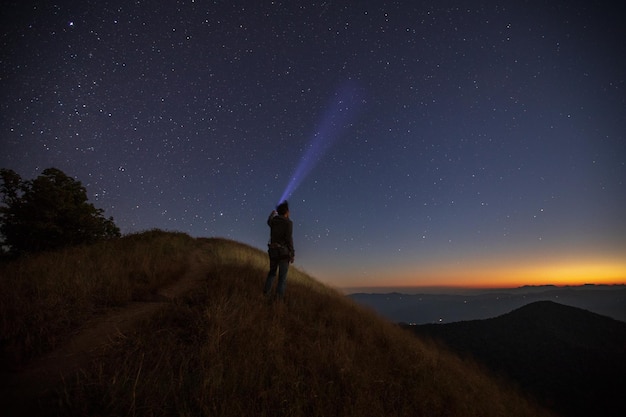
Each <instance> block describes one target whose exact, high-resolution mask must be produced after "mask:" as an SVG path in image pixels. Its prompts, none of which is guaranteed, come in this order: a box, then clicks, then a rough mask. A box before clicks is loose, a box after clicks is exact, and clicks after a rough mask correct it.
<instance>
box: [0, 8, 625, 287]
mask: <svg viewBox="0 0 626 417" xmlns="http://www.w3.org/2000/svg"><path fill="white" fill-rule="evenodd" d="M3 4H4V7H3V13H2V18H1V19H2V29H1V31H2V37H1V39H0V41H1V52H0V77H1V79H0V86H1V97H0V111H1V115H0V167H3V168H11V169H13V170H15V171H16V172H18V173H19V174H20V175H21V176H22V177H23V178H25V179H32V178H35V177H36V176H37V175H39V174H40V173H41V171H42V170H43V169H45V168H47V167H56V168H59V169H61V170H63V171H64V172H65V173H66V174H68V175H70V176H72V177H74V178H76V179H77V180H79V181H81V182H82V183H83V185H84V186H85V187H86V188H87V191H88V195H89V199H90V201H91V202H92V203H94V205H96V207H99V208H102V209H104V210H105V215H106V216H113V217H114V219H115V222H116V224H117V225H118V226H119V227H120V228H121V229H122V232H123V233H129V232H137V231H142V230H146V229H151V228H160V229H164V230H176V231H183V232H187V233H189V234H190V235H192V236H204V237H212V236H221V237H227V238H231V239H235V240H238V241H241V242H245V243H248V244H251V245H253V246H255V247H258V248H261V249H264V248H265V245H266V243H267V239H268V236H269V230H268V227H267V225H266V224H265V220H266V217H267V215H268V214H269V212H270V211H271V210H272V209H273V208H274V206H275V205H276V204H277V202H278V200H279V199H280V196H281V195H282V194H283V191H284V190H285V188H286V186H287V184H288V183H289V182H290V181H291V178H292V175H293V174H294V172H304V174H300V176H301V178H299V181H300V182H299V185H298V186H297V188H296V189H295V190H294V192H293V193H292V194H291V196H290V197H289V202H290V206H291V216H292V219H293V220H294V239H295V245H296V265H297V266H299V267H301V268H303V269H304V270H305V271H307V272H309V273H311V274H313V275H314V276H315V277H316V278H318V279H319V280H321V281H323V282H327V283H330V284H332V285H334V286H337V287H371V286H383V287H384V286H410V285H424V286H439V285H463V286H465V285H471V286H480V285H487V286H510V285H521V284H545V283H552V284H568V283H583V282H592V283H602V282H620V283H624V282H626V216H625V213H626V184H625V181H626V137H625V135H626V90H625V89H626V83H625V77H626V63H625V58H624V57H625V56H626V48H625V46H624V41H623V40H624V39H626V30H625V28H624V27H625V26H624V22H623V19H622V16H623V14H622V13H621V12H620V10H619V5H618V4H616V3H615V2H589V1H553V2H545V1H490V0H487V1H481V2H461V1H431V2H420V1H395V2H391V1H387V2H385V1H358V2H356V1H316V2H295V1H293V2H288V1H285V2H280V1H211V2H205V1H200V0H197V1H191V0H189V1H127V0H125V1H115V0H113V1H106V2H105V1H92V0H83V1H64V0H60V1H58V2H31V1H9V2H5V3H3ZM300 4H305V5H300ZM611 4H613V6H611ZM348 113H349V114H348ZM311 149H313V151H311V152H312V153H310V154H309V156H308V157H307V156H305V155H307V152H308V151H309V150H311ZM302 160H305V161H308V164H309V165H308V167H307V168H308V171H306V170H304V171H296V170H297V168H298V165H299V164H300V161H302Z"/></svg>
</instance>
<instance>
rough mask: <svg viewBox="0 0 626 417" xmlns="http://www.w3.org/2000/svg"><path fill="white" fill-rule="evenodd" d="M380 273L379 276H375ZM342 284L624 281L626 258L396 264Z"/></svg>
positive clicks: (350, 277) (348, 277)
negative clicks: (395, 267) (423, 265)
mask: <svg viewBox="0 0 626 417" xmlns="http://www.w3.org/2000/svg"><path fill="white" fill-rule="evenodd" d="M381 276H384V277H385V279H384V280H381V279H380V278H379V277H381ZM339 281H340V282H342V286H343V287H451V288H452V287H463V288H476V289H479V288H514V287H521V286H524V285H556V286H577V285H584V284H597V285H601V284H604V285H615V284H626V260H623V261H622V260H619V261H617V260H603V261H597V260H594V261H591V260H584V259H580V260H561V261H553V262H549V261H542V262H537V261H535V262H533V261H529V263H528V264H527V265H520V264H519V263H517V262H515V263H513V262H511V263H501V262H499V263H492V264H489V263H485V264H480V263H477V262H471V263H469V264H457V265H443V266H438V267H437V266H434V265H431V266H429V267H411V266H408V265H407V266H405V267H404V268H397V269H396V270H393V268H391V269H387V270H385V271H368V273H364V274H363V275H361V276H355V275H353V274H345V275H343V276H341V277H337V281H336V282H339Z"/></svg>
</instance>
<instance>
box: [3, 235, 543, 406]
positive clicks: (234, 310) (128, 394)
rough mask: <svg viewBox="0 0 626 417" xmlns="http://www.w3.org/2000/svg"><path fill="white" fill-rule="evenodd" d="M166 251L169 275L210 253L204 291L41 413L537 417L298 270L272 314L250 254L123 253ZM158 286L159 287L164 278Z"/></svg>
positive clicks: (219, 250) (197, 243)
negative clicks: (189, 258) (184, 263)
mask: <svg viewBox="0 0 626 417" xmlns="http://www.w3.org/2000/svg"><path fill="white" fill-rule="evenodd" d="M168 239H172V240H173V242H176V243H175V244H174V243H172V245H171V246H170V247H169V249H168V250H167V251H162V252H161V254H160V257H165V256H167V257H168V259H170V258H171V259H177V260H178V261H176V262H174V263H178V264H180V262H182V261H183V260H184V259H185V255H184V253H185V252H188V251H190V250H191V249H192V248H201V249H202V250H203V251H204V252H205V253H206V264H207V267H206V268H207V271H206V278H207V279H206V281H205V282H203V284H202V286H201V288H200V289H199V290H198V291H194V292H192V293H190V294H189V295H188V296H186V297H184V298H182V299H179V300H177V301H175V302H173V303H171V304H170V305H169V306H167V307H166V308H165V309H164V310H163V311H162V312H161V313H159V314H158V315H157V316H156V317H153V318H151V319H150V320H148V321H146V322H144V323H142V324H141V325H140V326H138V328H137V331H136V332H134V333H131V334H123V335H120V336H119V337H118V338H117V339H116V340H115V341H113V342H112V344H111V348H110V352H109V354H108V355H107V356H106V357H104V358H102V359H101V360H98V361H97V362H96V363H94V364H93V366H92V367H90V368H89V369H85V370H84V372H81V373H79V374H77V375H76V377H75V379H71V380H70V379H68V380H66V384H65V386H64V387H60V390H59V392H60V393H61V394H60V395H59V397H58V398H57V399H56V401H55V403H56V404H60V405H55V406H54V407H51V408H50V406H48V411H49V414H50V415H76V416H78V415H96V414H97V415H146V416H151V415H186V416H198V415H207V416H208V415H210V416H241V415H249V416H252V415H254V416H270V415H271V416H280V415H285V416H304V415H306V416H316V415H319V416H322V415H323V416H335V415H337V416H353V415H354V416H357V415H358V416H387V415H393V416H402V415H405V416H419V415H428V416H540V415H545V413H544V412H543V411H541V410H538V409H536V408H534V407H533V406H531V405H529V404H528V403H527V402H526V401H525V400H524V399H522V398H521V397H520V396H519V395H517V394H516V393H514V392H512V391H511V390H510V389H508V388H506V387H501V386H500V385H501V384H499V383H498V381H495V380H493V379H491V378H490V377H488V376H486V375H485V374H484V373H482V372H481V371H480V370H479V369H478V368H477V367H475V366H473V365H471V364H468V363H466V362H462V361H461V360H459V359H458V358H457V357H454V356H452V355H450V354H448V353H444V352H442V351H440V350H438V349H436V348H435V347H433V346H431V345H426V344H424V343H422V342H421V341H420V340H419V339H416V338H415V337H414V336H412V335H410V334H408V333H407V332H405V331H403V330H402V329H400V328H398V327H396V326H395V325H393V324H391V323H388V322H386V321H384V320H382V319H380V318H379V317H378V316H376V315H375V314H374V313H372V312H370V311H367V310H365V309H363V308H361V307H359V306H357V305H356V304H355V303H353V302H352V301H350V300H349V299H348V298H346V297H344V296H342V295H341V294H339V293H338V292H336V291H334V290H332V289H330V288H328V287H326V286H324V285H322V284H320V283H319V282H317V281H315V280H314V279H312V278H311V277H309V276H307V275H306V274H304V273H302V272H301V271H298V270H297V269H295V268H292V270H291V271H290V274H289V280H288V287H287V295H288V298H287V303H286V304H277V303H271V302H269V301H268V300H266V299H265V298H264V297H263V296H262V294H261V288H262V285H263V281H264V277H265V273H266V268H267V259H266V256H265V254H264V253H263V252H261V251H259V250H257V249H254V248H250V247H248V246H245V245H242V244H239V243H236V242H232V241H227V240H222V239H197V240H193V239H190V238H186V237H184V236H180V235H178V234H176V235H171V234H164V233H159V232H151V235H149V236H144V235H140V236H137V237H135V238H134V242H133V243H132V244H131V243H124V244H129V245H130V246H129V247H127V248H126V249H125V252H127V251H130V250H131V249H130V247H134V246H136V247H143V248H144V249H142V250H141V251H139V249H136V250H137V251H138V252H142V253H152V252H153V251H155V250H156V249H155V248H152V247H151V245H153V244H157V245H158V246H157V247H163V245H164V244H165V242H167V241H168ZM159 242H160V243H159ZM166 252H167V254H166ZM67 256H68V258H71V257H72V256H73V255H72V253H71V252H68V255H67ZM114 256H115V259H110V260H109V264H108V267H110V268H115V267H116V266H114V265H113V264H117V263H121V264H123V267H121V268H122V270H121V271H120V272H118V274H122V275H124V276H125V277H126V278H125V279H126V280H128V279H132V274H130V273H126V272H124V268H127V269H132V268H134V267H135V266H134V264H133V262H132V261H131V259H132V257H131V258H130V259H128V258H125V257H122V258H121V259H119V260H118V259H117V257H118V256H120V253H119V252H118V253H117V254H116V255H114ZM142 262H144V261H142ZM155 262H156V261H155ZM166 263H167V264H172V262H171V261H169V262H166ZM157 266H158V265H157V264H154V265H153V267H152V268H153V269H154V270H155V271H157V270H158V268H157ZM178 268H181V266H180V265H179V266H178ZM96 269H97V268H96ZM105 269H106V268H105ZM136 273H137V272H136ZM136 273H135V274H136ZM94 274H96V275H97V273H96V272H94ZM158 275H159V273H157V272H155V279H157V276H158ZM165 275H166V277H165V278H163V277H161V278H158V279H159V280H161V281H163V280H165V281H166V280H167V279H171V276H170V275H171V274H165ZM167 276H169V278H167ZM2 279H3V280H4V279H5V277H4V276H3V278H2ZM56 279H58V277H57V278H56ZM147 280H148V281H150V277H148V279H147ZM68 285H69V284H68ZM77 285H79V284H77ZM118 285H119V284H118ZM141 291H149V288H143V289H141V290H136V292H137V293H138V294H140V293H141ZM125 292H126V293H129V291H125ZM130 294H131V296H130V298H132V291H130ZM40 295H41V294H40ZM44 297H45V296H44ZM94 297H95V298H98V297H96V296H94ZM100 297H101V296H100ZM3 298H4V297H3ZM114 298H115V299H116V300H118V301H116V302H117V303H119V302H122V301H119V299H120V297H119V296H115V297H114ZM5 304H6V300H3V304H1V305H0V306H3V305H5ZM79 304H81V305H82V304H85V303H79ZM86 304H88V305H91V307H86V308H83V310H84V311H91V310H93V309H94V308H96V307H94V305H97V306H99V307H98V308H102V305H107V303H106V302H104V301H103V300H100V301H99V302H98V303H95V304H94V303H86ZM14 308H15V309H16V310H13V311H12V313H13V314H15V315H16V316H17V317H18V318H19V317H20V312H19V311H18V310H19V309H18V308H17V307H15V306H14ZM5 312H6V311H2V313H3V314H4V313H5ZM49 316H50V317H48V318H49V319H50V320H51V321H54V317H52V316H54V314H50V315H49ZM77 320H80V319H77ZM5 321H6V320H5ZM18 321H20V320H18ZM4 325H5V327H4V328H3V332H4V331H5V329H6V323H4ZM57 327H59V328H63V326H62V325H58V326H57ZM70 327H71V326H70ZM24 333H28V332H27V331H26V330H24ZM44 339H45V338H44ZM47 343H49V342H47ZM13 344H14V345H18V346H27V345H28V343H24V342H15V341H14V343H13ZM37 350H41V349H34V351H37ZM44 350H45V349H44Z"/></svg>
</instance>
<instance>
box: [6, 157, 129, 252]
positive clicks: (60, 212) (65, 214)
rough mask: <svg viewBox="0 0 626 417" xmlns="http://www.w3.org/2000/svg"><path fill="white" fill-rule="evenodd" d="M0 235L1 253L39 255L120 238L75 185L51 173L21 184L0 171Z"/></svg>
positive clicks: (12, 175)
mask: <svg viewBox="0 0 626 417" xmlns="http://www.w3.org/2000/svg"><path fill="white" fill-rule="evenodd" d="M0 180H1V181H2V183H1V184H0V194H1V196H2V203H3V206H0V233H1V234H2V245H3V248H4V250H5V251H9V252H11V253H13V254H18V255H19V254H22V253H25V252H40V251H44V250H50V249H57V248H61V247H65V246H72V245H77V244H82V243H90V242H94V241H96V240H99V239H107V238H111V237H118V236H120V230H119V228H118V227H117V226H116V225H115V223H114V222H113V218H112V217H109V218H108V219H106V218H104V216H103V212H104V211H103V210H102V209H97V208H95V207H94V206H93V204H91V203H88V202H87V191H86V189H85V187H83V186H82V184H81V183H80V181H77V180H75V179H73V178H71V177H68V176H67V175H65V173H63V172H62V171H61V170H59V169H56V168H48V169H45V170H44V171H43V172H42V173H41V175H39V176H38V177H37V178H36V179H34V180H32V181H24V180H22V178H21V177H20V176H19V174H17V173H16V172H14V171H13V170H10V169H0Z"/></svg>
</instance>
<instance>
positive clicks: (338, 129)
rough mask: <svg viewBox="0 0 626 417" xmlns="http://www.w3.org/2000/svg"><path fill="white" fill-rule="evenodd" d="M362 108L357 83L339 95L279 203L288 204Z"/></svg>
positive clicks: (334, 98)
mask: <svg viewBox="0 0 626 417" xmlns="http://www.w3.org/2000/svg"><path fill="white" fill-rule="evenodd" d="M360 104H361V101H360V99H359V94H358V91H357V88H356V86H355V85H354V83H346V84H344V85H343V86H342V87H341V88H340V89H339V90H337V92H335V95H334V96H333V99H332V100H331V103H330V105H329V106H328V110H327V111H326V113H325V115H324V118H323V119H322V120H321V123H320V124H319V125H318V127H317V129H316V130H315V133H314V134H313V135H312V137H311V139H310V140H309V143H308V144H307V147H306V150H305V152H304V154H303V155H302V159H301V160H300V163H299V164H298V166H297V167H296V169H295V171H294V173H293V175H292V176H291V179H290V180H289V183H288V184H287V187H286V188H285V191H283V195H282V196H281V197H280V200H279V203H281V202H283V201H285V200H287V199H288V198H289V197H290V196H291V194H293V192H294V191H295V190H296V189H297V188H298V187H299V186H300V183H302V181H303V180H304V179H305V178H306V177H307V176H308V175H309V173H310V172H311V171H312V170H313V168H314V167H315V165H317V163H318V162H319V161H320V160H321V159H322V157H323V156H324V154H325V153H326V152H328V150H329V149H330V147H331V146H332V145H333V143H335V142H336V141H337V139H338V138H339V137H341V133H342V130H344V129H345V128H347V127H348V126H349V125H350V123H351V122H352V121H353V120H354V118H355V117H356V115H357V114H358V108H359V105H360Z"/></svg>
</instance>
